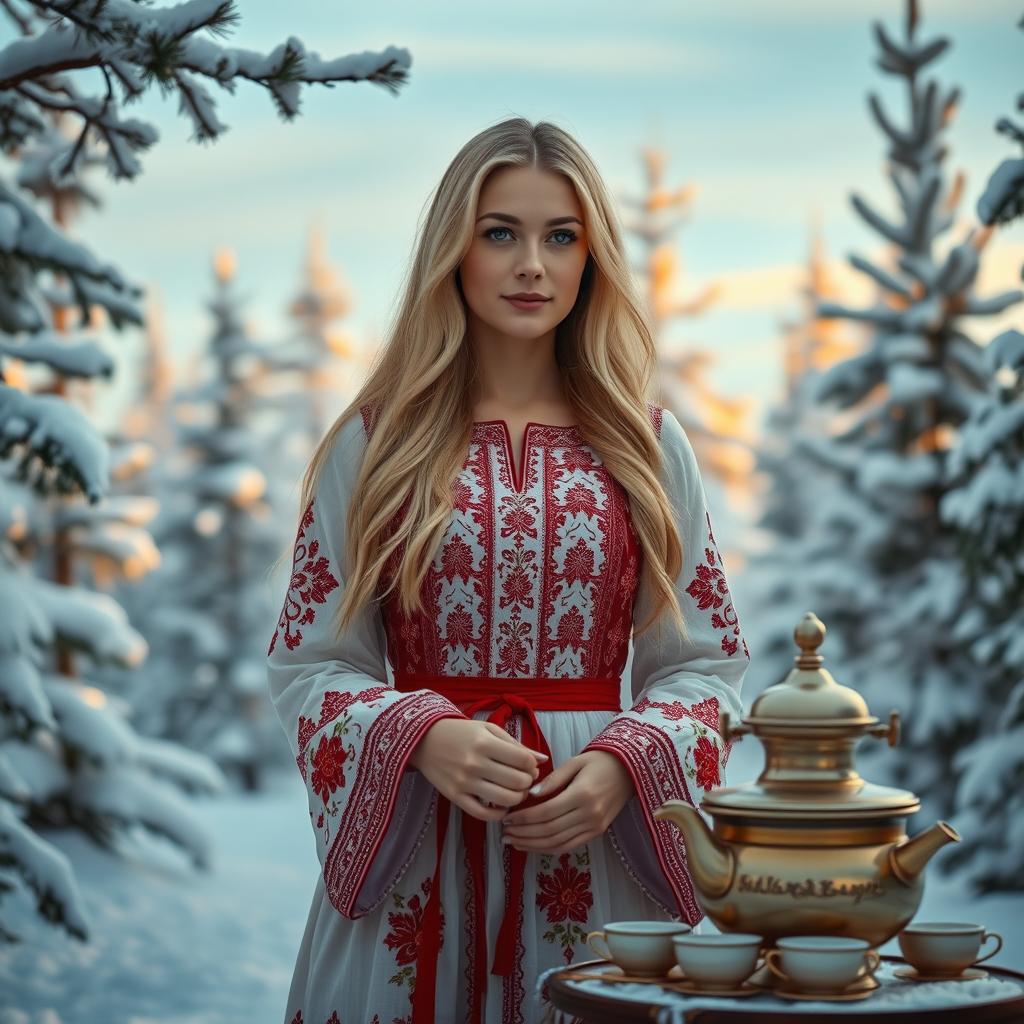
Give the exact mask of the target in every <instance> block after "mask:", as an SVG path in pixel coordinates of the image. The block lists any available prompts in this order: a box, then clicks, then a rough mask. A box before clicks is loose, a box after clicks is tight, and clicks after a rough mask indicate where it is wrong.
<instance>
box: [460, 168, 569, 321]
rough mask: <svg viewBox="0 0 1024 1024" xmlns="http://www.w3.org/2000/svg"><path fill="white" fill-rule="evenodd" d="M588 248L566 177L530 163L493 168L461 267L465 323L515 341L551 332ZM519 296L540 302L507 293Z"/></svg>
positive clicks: (566, 311) (564, 311)
mask: <svg viewBox="0 0 1024 1024" xmlns="http://www.w3.org/2000/svg"><path fill="white" fill-rule="evenodd" d="M587 251H588V250H587V237H586V229H585V228H584V226H583V208H582V207H581V206H580V202H579V199H577V197H576V191H575V189H574V188H573V187H572V185H571V183H570V182H569V180H568V179H567V178H565V177H564V176H562V175H561V174H555V173H553V172H551V171H544V170H541V169H539V168H536V167H502V168H500V169H499V170H497V171H495V172H494V173H493V174H491V176H490V177H489V178H488V179H487V181H486V183H485V184H484V187H483V188H482V189H481V191H480V202H479V204H478V205H477V210H476V221H475V223H474V226H473V242H472V244H471V245H470V248H469V252H467V253H466V255H465V257H464V258H463V260H462V263H461V264H460V276H461V279H462V291H463V294H464V295H465V297H466V304H467V306H468V307H469V320H470V323H471V324H472V323H473V321H474V319H476V320H477V321H480V322H482V323H483V324H484V325H486V326H487V327H489V328H491V329H492V330H493V331H495V332H498V333H500V334H503V335H506V336H509V337H515V338H529V339H532V338H537V337H539V336H541V335H543V334H546V333H548V332H550V331H553V330H554V328H555V327H556V326H557V325H558V324H559V323H560V322H561V321H562V320H564V319H565V317H566V316H567V315H568V314H569V311H570V310H571V309H572V307H573V304H574V303H575V302H576V296H577V294H578V293H579V288H580V278H581V277H582V275H583V268H584V266H585V265H586V262H587ZM521 293H527V294H529V293H536V294H538V295H541V296H543V297H544V300H545V301H542V302H539V303H538V304H536V305H534V306H532V307H517V306H516V305H515V304H514V303H513V302H511V301H509V298H508V297H509V296H514V295H518V294H521Z"/></svg>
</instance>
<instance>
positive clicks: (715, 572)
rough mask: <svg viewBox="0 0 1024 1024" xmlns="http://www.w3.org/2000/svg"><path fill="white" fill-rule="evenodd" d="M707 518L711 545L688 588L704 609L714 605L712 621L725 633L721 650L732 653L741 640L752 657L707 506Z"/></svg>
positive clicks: (687, 590) (744, 650)
mask: <svg viewBox="0 0 1024 1024" xmlns="http://www.w3.org/2000/svg"><path fill="white" fill-rule="evenodd" d="M704 518H705V519H706V520H707V524H708V543H709V544H710V545H711V546H710V547H706V548H705V549H704V562H703V564H701V565H698V566H697V568H696V575H695V576H694V578H693V579H692V580H690V583H689V585H688V586H687V588H686V592H687V593H688V594H689V595H690V597H692V598H693V599H694V600H695V601H696V602H697V607H698V608H699V609H700V610H701V611H702V612H703V611H707V610H708V609H709V608H710V609H712V611H711V625H712V626H713V627H714V628H715V629H722V630H725V633H724V634H723V636H722V650H723V651H725V653H726V654H728V655H729V656H730V657H731V656H732V655H733V654H735V653H736V651H737V650H738V649H739V645H740V643H742V644H743V653H744V654H745V655H746V657H747V658H749V657H750V651H749V650H748V649H747V641H746V640H745V639H744V638H743V637H742V636H740V623H739V618H738V617H737V615H736V611H735V609H734V608H733V605H732V595H731V594H730V593H729V584H728V582H727V581H726V578H725V570H724V567H723V565H722V556H721V555H720V554H719V552H718V546H717V544H716V543H715V535H714V533H713V532H712V529H711V516H710V514H709V513H708V511H707V509H705V510H704ZM723 606H724V607H723ZM719 609H721V612H719Z"/></svg>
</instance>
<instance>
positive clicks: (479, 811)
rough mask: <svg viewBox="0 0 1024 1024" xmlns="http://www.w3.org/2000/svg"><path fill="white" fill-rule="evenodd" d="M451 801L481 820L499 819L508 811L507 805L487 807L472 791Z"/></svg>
mask: <svg viewBox="0 0 1024 1024" xmlns="http://www.w3.org/2000/svg"><path fill="white" fill-rule="evenodd" d="M453 803H455V804H457V805H458V806H459V807H461V808H462V810H464V811H465V812H466V813H467V814H471V815H472V816H473V817H474V818H479V819H480V820H481V821H501V820H502V818H504V817H505V815H506V813H507V812H508V808H507V807H488V806H487V805H486V804H483V803H481V802H480V800H479V799H478V798H477V797H475V796H473V794H472V793H464V794H463V795H462V796H461V797H458V798H456V799H454V800H453Z"/></svg>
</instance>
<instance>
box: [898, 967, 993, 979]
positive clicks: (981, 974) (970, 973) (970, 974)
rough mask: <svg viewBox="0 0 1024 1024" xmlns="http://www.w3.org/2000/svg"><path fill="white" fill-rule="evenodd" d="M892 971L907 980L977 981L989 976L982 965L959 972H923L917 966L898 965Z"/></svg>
mask: <svg viewBox="0 0 1024 1024" xmlns="http://www.w3.org/2000/svg"><path fill="white" fill-rule="evenodd" d="M892 973H893V974H894V975H895V976H896V977H897V978H903V979H904V980H905V981H977V980H979V979H980V978H987V977H988V971H983V970H982V969H981V968H980V967H965V968H964V969H963V970H962V971H961V972H960V973H959V974H921V973H920V971H918V969H917V968H916V967H897V968H896V970H894V971H893V972H892Z"/></svg>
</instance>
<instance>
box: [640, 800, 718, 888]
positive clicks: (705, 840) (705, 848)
mask: <svg viewBox="0 0 1024 1024" xmlns="http://www.w3.org/2000/svg"><path fill="white" fill-rule="evenodd" d="M654 817H655V818H659V819H663V820H667V821H671V822H672V823H673V824H674V825H675V826H676V827H677V828H678V829H679V831H680V832H682V833H683V839H684V840H685V842H686V864H687V867H688V868H689V869H690V874H691V875H692V876H693V881H694V884H695V885H696V886H697V891H698V892H699V893H700V894H701V895H702V896H706V897H707V898H708V899H717V898H718V897H719V896H724V895H725V894H726V893H727V892H728V891H729V888H730V887H731V886H732V881H733V875H734V874H735V873H736V854H735V853H734V852H733V851H732V849H731V848H730V847H729V846H727V845H725V844H724V843H720V842H718V840H716V839H715V837H714V836H713V835H712V834H711V830H710V829H709V828H708V826H707V823H706V822H705V821H704V819H703V818H702V817H701V816H700V815H699V814H698V813H697V811H696V810H695V809H694V808H693V807H691V806H690V804H688V803H686V801H685V800H667V801H666V802H665V803H663V804H662V805H661V806H660V807H659V808H658V809H657V810H656V811H655V812H654Z"/></svg>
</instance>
